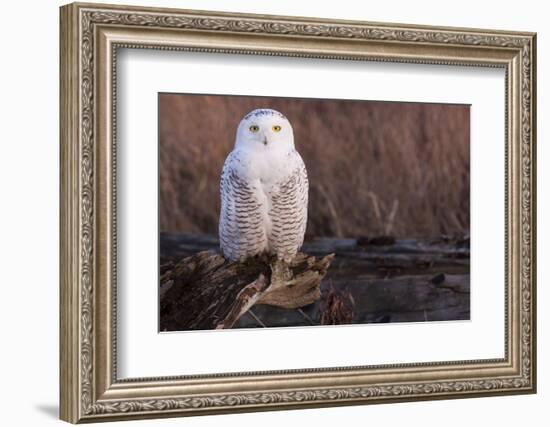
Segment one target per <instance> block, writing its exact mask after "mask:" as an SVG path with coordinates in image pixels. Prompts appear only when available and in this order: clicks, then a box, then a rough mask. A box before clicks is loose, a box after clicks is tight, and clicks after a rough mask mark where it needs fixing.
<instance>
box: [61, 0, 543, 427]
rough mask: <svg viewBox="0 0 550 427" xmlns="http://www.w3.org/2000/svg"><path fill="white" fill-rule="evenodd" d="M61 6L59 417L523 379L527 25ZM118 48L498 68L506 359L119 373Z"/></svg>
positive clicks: (529, 288)
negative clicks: (509, 27) (503, 27)
mask: <svg viewBox="0 0 550 427" xmlns="http://www.w3.org/2000/svg"><path fill="white" fill-rule="evenodd" d="M60 13H61V36H60V52H61V64H60V67H61V70H60V71H61V73H60V74H61V76H60V79H61V81H60V110H61V111H60V137H61V176H60V179H61V206H60V210H61V219H60V228H61V236H60V251H61V261H60V262H61V265H60V276H61V279H60V316H61V320H60V328H61V329H60V382H61V396H60V398H61V404H60V407H61V410H60V415H61V418H62V419H63V420H66V421H69V422H73V423H77V422H90V421H103V420H105V421H106V420H118V419H129V418H154V417H167V416H181V415H199V414H214V413H227V412H238V411H257V410H275V409H286V408H306V407H319V406H329V405H351V404H365V403H382V402H399V401H410V400H427V399H442V398H458V397H473V396H485V395H496V394H519V393H533V392H535V384H536V370H535V368H536V340H535V326H536V319H535V278H536V269H535V267H536V264H535V261H536V258H535V246H536V242H535V237H536V223H535V212H536V203H535V202H536V199H535V194H536V191H535V189H536V187H535V176H536V173H535V172H536V171H535V49H536V45H535V41H536V37H535V34H533V33H519V32H507V31H493V30H477V29H462V28H460V29H459V28H437V27H424V26H412V25H400V24H381V23H369V22H353V21H331V20H322V19H310V18H295V17H281V16H263V15H243V14H230V13H217V12H199V11H188V10H175V9H157V8H142V7H128V6H112V5H100V4H70V5H67V6H63V7H62V8H61V11H60ZM118 48H135V49H143V48H147V49H169V50H189V51H202V52H223V53H227V54H231V53H241V54H251V55H283V56H298V57H314V58H330V59H335V58H338V59H348V60H356V61H364V60H369V61H392V62H406V63H427V64H446V65H471V66H483V67H502V68H504V69H505V72H506V90H505V91H504V92H503V96H505V97H506V112H507V114H506V132H505V134H506V141H505V143H506V144H505V146H506V175H505V176H504V177H503V179H504V180H505V185H506V212H505V213H504V214H505V216H506V225H505V230H504V232H505V236H506V250H505V252H506V272H505V277H506V283H505V295H506V298H505V299H506V306H505V313H506V315H505V325H504V327H505V338H506V339H505V351H504V353H505V357H504V358H503V359H496V360H471V361H457V362H439V363H438V362H433V363H421V364H404V365H383V366H376V367H373V366H364V367H339V368H333V369H310V370H291V371H273V372H253V373H242V374H234V375H232V374H219V375H208V376H189V377H174V378H142V379H140V378H138V379H132V380H118V379H117V376H116V357H115V356H116V334H115V332H116V286H115V283H116V228H115V227H116V209H115V200H116V199H115V196H116V185H115V184H116V183H115V171H116V158H115V155H114V153H115V150H114V147H115V135H116V133H115V130H116V114H115V112H116V109H115V105H116V68H115V65H116V57H117V49H118Z"/></svg>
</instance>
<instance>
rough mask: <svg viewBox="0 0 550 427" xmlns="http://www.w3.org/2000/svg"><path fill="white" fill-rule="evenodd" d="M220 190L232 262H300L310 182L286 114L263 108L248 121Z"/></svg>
mask: <svg viewBox="0 0 550 427" xmlns="http://www.w3.org/2000/svg"><path fill="white" fill-rule="evenodd" d="M249 125H250V126H249ZM276 129H278V130H276ZM220 190H221V212H220V226H219V232H220V247H221V249H222V252H223V254H224V256H225V257H226V258H228V259H230V260H234V261H237V260H243V259H245V258H247V257H250V256H254V255H257V254H261V253H268V254H274V255H276V256H277V258H278V259H281V260H285V261H287V262H288V261H290V260H292V258H294V256H295V255H296V253H297V252H298V250H299V248H300V247H301V245H302V243H303V240H304V234H305V230H306V223H307V204H308V179H307V172H306V168H305V165H304V162H303V160H302V158H301V157H300V154H299V153H298V152H297V151H296V150H295V149H294V140H293V134H292V127H291V126H290V123H289V122H288V120H287V119H286V118H285V117H284V116H283V115H282V114H281V113H279V112H276V111H274V110H268V109H261V110H254V111H252V112H251V113H249V114H247V115H246V116H245V117H244V118H243V120H242V121H241V124H240V125H239V129H238V131H237V142H236V144H235V149H234V150H233V151H232V152H231V153H230V154H229V156H228V157H227V159H226V161H225V164H224V167H223V171H222V176H221V182H220Z"/></svg>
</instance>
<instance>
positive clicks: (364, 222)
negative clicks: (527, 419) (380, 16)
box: [60, 3, 536, 423]
mask: <svg viewBox="0 0 550 427" xmlns="http://www.w3.org/2000/svg"><path fill="white" fill-rule="evenodd" d="M60 13H61V18H60V22H61V41H60V42H61V47H60V52H61V83H60V91H61V93H60V109H61V111H60V135H61V177H60V179H61V207H60V210H61V238H60V242H61V248H60V251H61V283H60V298H61V301H60V307H61V313H60V317H61V318H60V327H61V331H60V337H61V340H60V341H61V344H60V346H61V348H60V373H61V374H60V375H61V378H60V385H61V402H60V406H61V411H60V413H61V418H62V419H63V420H66V421H69V422H72V423H78V422H90V421H108V420H122V419H130V418H154V417H168V416H185V415H201V414H215V413H227V412H243V411H258V410H275V409H286V408H289V409H290V408H307V407H319V406H330V405H352V404H368V403H383V402H401V401H410V400H429V399H442V398H459V397H477V396H488V395H497V394H520V393H534V392H535V390H536V334H535V332H536V331H535V326H536V318H535V314H536V305H535V302H536V301H535V293H536V287H535V278H536V257H535V255H536V254H535V235H536V218H535V213H536V182H535V177H536V173H535V172H536V171H535V154H536V150H535V149H536V145H535V136H536V135H535V130H536V129H535V104H536V103H535V93H536V91H535V82H536V78H535V74H536V73H535V71H536V62H535V60H536V44H535V41H536V37H535V34H533V33H519V32H509V31H496V30H480V29H462V28H438V27H424V26H412V25H402V24H381V23H369V22H353V21H331V20H323V19H315V18H296V17H281V16H263V15H244V14H230V13H217V12H199V11H187V10H175V9H158V8H141V7H129V6H110V5H94V4H78V3H75V4H70V5H67V6H63V7H62V8H61V11H60Z"/></svg>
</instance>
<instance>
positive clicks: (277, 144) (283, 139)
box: [235, 108, 294, 151]
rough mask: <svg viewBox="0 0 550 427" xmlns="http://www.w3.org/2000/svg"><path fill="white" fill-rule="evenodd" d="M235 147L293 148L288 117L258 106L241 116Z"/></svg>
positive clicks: (259, 148) (292, 135)
mask: <svg viewBox="0 0 550 427" xmlns="http://www.w3.org/2000/svg"><path fill="white" fill-rule="evenodd" d="M235 147H237V148H246V149H257V150H267V151H279V150H283V151H288V150H291V149H293V148H294V133H293V131H292V126H291V125H290V122H289V121H288V119H287V118H286V117H285V116H284V115H283V114H281V113H279V112H278V111H276V110H271V109H269V108H258V109H256V110H253V111H251V112H250V113H248V114H247V115H245V116H244V117H243V119H242V120H241V122H240V123H239V127H238V128H237V138H236V141H235Z"/></svg>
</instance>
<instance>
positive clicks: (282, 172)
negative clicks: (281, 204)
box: [237, 150, 297, 197]
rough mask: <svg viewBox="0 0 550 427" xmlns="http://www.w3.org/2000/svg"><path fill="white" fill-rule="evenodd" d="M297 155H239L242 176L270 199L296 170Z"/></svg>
mask: <svg viewBox="0 0 550 427" xmlns="http://www.w3.org/2000/svg"><path fill="white" fill-rule="evenodd" d="M296 154H297V153H296V152H295V151H294V150H292V151H288V152H266V153H262V152H261V151H258V152H256V151H250V152H241V153H237V158H238V159H239V172H240V175H241V176H242V177H243V178H244V179H245V180H246V181H247V182H248V183H249V184H251V185H252V186H253V187H254V188H255V189H257V190H258V191H261V192H262V193H264V194H265V196H266V197H269V196H270V195H272V194H274V193H276V192H277V190H278V186H279V185H280V184H281V182H284V180H285V178H287V177H289V176H290V174H292V172H293V171H294V170H295V169H296V159H295V155H296Z"/></svg>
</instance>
